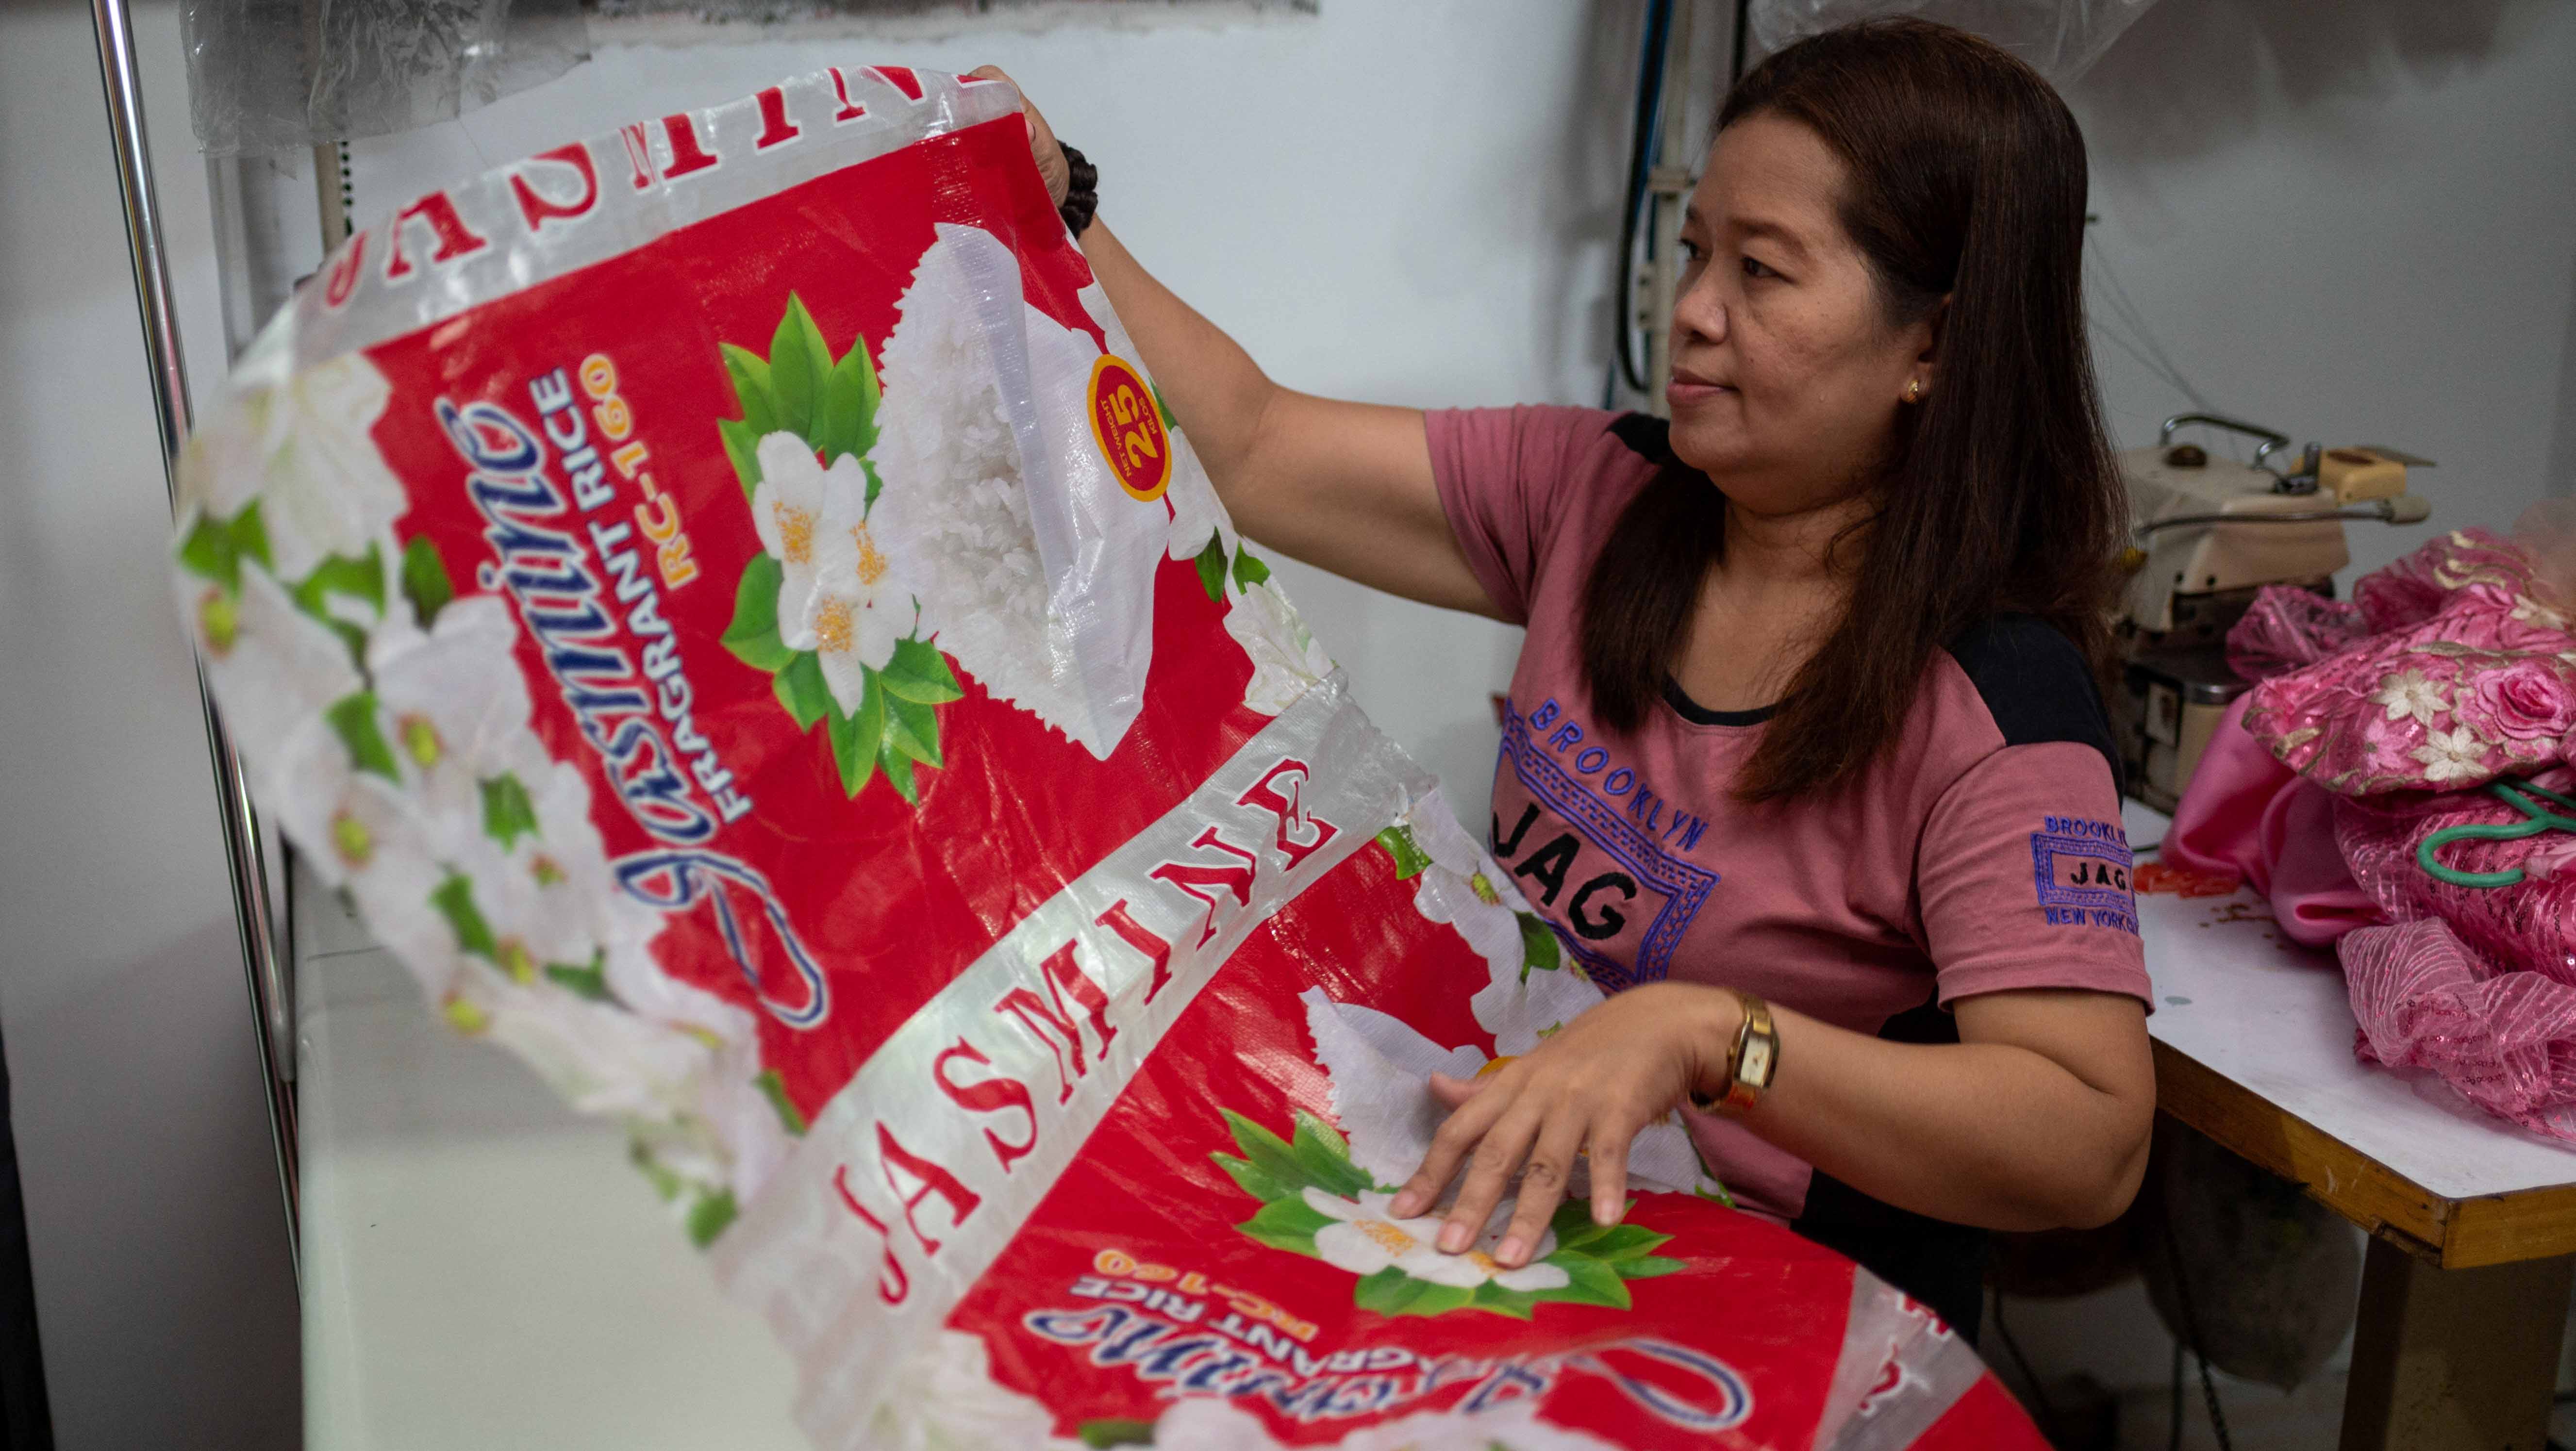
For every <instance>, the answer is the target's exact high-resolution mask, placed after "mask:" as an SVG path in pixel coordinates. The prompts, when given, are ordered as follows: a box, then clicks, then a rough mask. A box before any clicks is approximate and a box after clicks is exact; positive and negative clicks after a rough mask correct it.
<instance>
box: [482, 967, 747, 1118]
mask: <svg viewBox="0 0 2576 1451" xmlns="http://www.w3.org/2000/svg"><path fill="white" fill-rule="evenodd" d="M437 1001H438V1006H439V1009H440V1011H441V1013H442V1014H443V1015H444V1016H445V1017H446V1018H447V1020H448V1022H449V1023H450V1024H451V1025H452V1026H454V1027H456V1028H458V1029H459V1030H461V1031H463V1032H465V1033H468V1034H471V1035H473V1036H477V1037H488V1038H490V1039H491V1040H492V1041H494V1042H496V1043H499V1044H501V1045H502V1046H504V1047H506V1048H508V1049H509V1050H510V1051H511V1052H512V1053H513V1054H515V1055H516V1056H517V1057H518V1058H520V1059H521V1060H522V1061H524V1062H526V1063H527V1065H528V1066H529V1067H530V1068H532V1069H534V1070H535V1071H536V1073H537V1076H538V1077H539V1078H541V1079H543V1080H544V1081H545V1083H546V1085H547V1087H549V1088H552V1089H553V1090H554V1091H555V1092H556V1093H557V1094H559V1095H561V1096H562V1097H563V1099H564V1100H565V1101H566V1102H568V1103H570V1104H571V1105H572V1106H573V1107H574V1108H575V1109H577V1110H579V1111H581V1112H583V1113H624V1114H634V1115H639V1116H643V1117H647V1118H653V1119H668V1118H670V1117H672V1116H674V1115H675V1114H677V1113H679V1112H681V1111H682V1110H683V1109H684V1108H686V1107H687V1105H688V1103H689V1101H690V1099H691V1098H692V1097H693V1096H694V1093H695V1091H696V1088H697V1085H698V1081H699V1080H700V1079H701V1078H702V1077H703V1075H704V1073H705V1071H706V1068H707V1065H708V1058H709V1054H708V1050H707V1048H706V1045H704V1044H703V1043H700V1042H698V1041H697V1040H696V1039H695V1038H692V1037H690V1036H689V1035H688V1034H687V1033H686V1032H685V1031H683V1030H681V1029H679V1028H677V1027H674V1026H672V1025H671V1024H668V1023H658V1022H655V1021H653V1020H651V1019H649V1018H643V1017H639V1016H637V1015H635V1014H633V1013H629V1012H626V1011H624V1010H623V1009H620V1008H615V1007H611V1006H608V1005H606V1004H602V1003H595V1002H589V1001H586V1000H584V999H581V998H578V997H575V996H573V995H571V994H570V993H567V992H565V991H563V990H562V989H561V988H559V987H557V986H555V985H553V984H549V983H545V982H542V981H540V982H536V983H527V982H521V981H519V980H518V979H517V978H516V977H514V976H512V975H510V974H508V973H506V972H504V971H501V970H499V969H496V968H495V967H494V966H493V965H492V964H491V963H489V962H486V961H484V960H483V959H481V958H479V957H464V958H462V959H460V960H459V963H458V970H457V972H456V974H455V975H454V976H453V977H452V978H451V979H450V980H449V982H448V985H447V987H446V989H445V990H444V991H443V992H441V993H439V994H438V995H437Z"/></svg>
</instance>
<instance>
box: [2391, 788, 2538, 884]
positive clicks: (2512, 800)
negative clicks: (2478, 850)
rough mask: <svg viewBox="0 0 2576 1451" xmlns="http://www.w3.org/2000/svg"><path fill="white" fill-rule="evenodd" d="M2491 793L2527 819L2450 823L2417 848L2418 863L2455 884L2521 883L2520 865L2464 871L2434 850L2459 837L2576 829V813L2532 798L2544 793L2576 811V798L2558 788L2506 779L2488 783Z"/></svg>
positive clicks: (2512, 837) (2505, 837) (2502, 837)
mask: <svg viewBox="0 0 2576 1451" xmlns="http://www.w3.org/2000/svg"><path fill="white" fill-rule="evenodd" d="M2524 792H2529V793H2530V795H2528V796H2527V795H2524V794H2523V793H2524ZM2487 793H2488V794H2489V795H2492V796H2495V797H2497V798H2499V799H2501V800H2502V801H2503V802H2504V803H2505V804H2506V805H2509V806H2511V807H2513V808H2514V809H2515V810H2517V811H2520V812H2521V813H2522V814H2523V819H2522V820H2520V821H2508V822H2498V823H2492V824H2490V823H2478V824H2476V825H2471V826H2446V827H2443V828H2442V829H2441V830H2440V831H2437V832H2434V833H2433V834H2432V835H2431V836H2428V837H2426V838H2424V840H2423V842H2422V843H2421V844H2420V845H2418V846H2417V847H2416V848H2415V865H2417V866H2419V867H2422V868H2423V869H2424V872H2425V874H2426V875H2427V876H2430V877H2431V878H2432V879H2433V880H2435V881H2437V882H2446V883H2448V884H2450V885H2451V886H2454V887H2513V886H2520V885H2521V884H2522V879H2523V878H2522V868H2520V867H2508V868H2506V869H2505V870H2503V871H2500V872H2464V871H2461V870H2459V869H2458V868H2456V867H2446V866H2444V865H2442V863H2441V862H2440V861H2439V860H2438V859H2437V858H2436V857H2435V855H2434V854H2435V853H2436V852H2439V851H2440V850H2441V849H2442V848H2444V847H2446V846H2449V845H2450V844H2451V843H2452V842H2455V841H2519V840H2521V839H2522V838H2524V837H2526V836H2538V835H2539V834H2540V833H2542V832H2544V831H2565V832H2576V816H2561V815H2559V814H2558V813H2557V812H2555V811H2551V810H2549V809H2548V808H2547V807H2544V806H2542V805H2541V804H2540V803H2539V802H2538V801H2534V800H2532V799H2531V798H2532V796H2538V797H2542V798H2544V799H2546V800H2549V801H2553V802H2556V803H2557V804H2558V805H2560V806H2564V807H2566V808H2567V809H2568V810H2570V811H2576V801H2571V800H2569V799H2568V798H2566V797H2564V796H2561V795H2559V794H2558V793H2557V792H2555V791H2547V790H2543V789H2542V788H2540V787H2538V786H2534V785H2532V784H2531V783H2530V782H2528V781H2523V782H2519V783H2516V784H2515V785H2512V786H2508V785H2506V784H2505V783H2504V782H2502V781H2490V782H2488V783H2487Z"/></svg>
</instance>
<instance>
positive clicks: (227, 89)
mask: <svg viewBox="0 0 2576 1451" xmlns="http://www.w3.org/2000/svg"><path fill="white" fill-rule="evenodd" d="M183 23H184V26H185V35H186V43H187V50H188V91H189V110H190V112H191V115H192V117H193V119H194V121H195V123H196V129H197V144H198V146H199V147H200V148H202V149H203V150H204V151H206V152H207V153H208V154H210V155H216V156H241V155H264V154H270V153H274V152H280V151H287V150H293V149H297V148H301V147H306V146H312V145H317V144H321V143H327V142H333V141H347V140H351V139H354V138H357V137H362V136H384V135H390V134H392V133H394V132H397V131H408V130H410V129H412V128H414V127H416V126H425V125H428V124H429V123H431V122H433V121H449V120H454V119H455V118H456V117H458V116H460V115H463V114H464V113H465V112H467V111H471V110H473V109H475V108H476V107H478V106H485V105H489V104H490V103H492V102H493V101H496V100H498V99H500V98H501V97H503V96H506V95H509V94H511V93H513V92H515V91H523V90H526V89H528V88H529V87H531V86H535V85H539V84H541V83H543V82H546V81H550V80H552V79H554V78H555V77H556V76H559V75H562V74H563V73H564V72H566V71H568V70H570V69H572V68H573V67H574V66H576V65H579V64H580V63H581V62H583V61H585V60H588V59H589V58H590V30H589V26H588V24H587V23H586V22H585V21H584V19H583V16H582V6H581V3H580V0H188V4H187V5H186V7H185V9H184V11H183Z"/></svg>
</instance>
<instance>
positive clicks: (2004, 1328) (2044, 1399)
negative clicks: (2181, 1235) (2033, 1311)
mask: <svg viewBox="0 0 2576 1451" xmlns="http://www.w3.org/2000/svg"><path fill="white" fill-rule="evenodd" d="M1994 1318H1995V1334H1997V1335H1999V1336H2001V1337H2003V1342H2004V1349H2006V1350H2008V1351H2010V1352H2012V1358H2013V1364H2014V1365H2016V1366H2019V1367H2020V1368H2021V1378H2022V1380H2023V1381H2024V1382H2026V1383H2027V1384H2028V1385H2029V1386H2030V1398H2031V1399H2032V1400H2033V1401H2036V1402H2038V1404H2039V1419H2040V1425H2041V1426H2042V1427H2043V1428H2044V1429H2045V1430H2047V1431H2048V1432H2050V1433H2052V1434H2054V1433H2055V1432H2057V1431H2059V1430H2062V1429H2063V1428H2064V1426H2065V1422H2063V1421H2060V1420H2059V1419H2058V1418H2057V1407H2055V1406H2054V1405H2051V1404H2050V1403H2049V1400H2048V1391H2047V1390H2046V1388H2044V1387H2042V1386H2041V1385H2040V1383H2039V1372H2038V1371H2036V1370H2034V1369H2032V1368H2031V1364H2030V1357H2029V1356H2027V1355H2024V1354H2022V1352H2021V1342H2020V1341H2018V1340H2015V1339H2014V1338H2013V1333H2012V1327H2011V1326H2009V1325H2006V1324H2005V1323H2004V1292H2003V1291H2001V1290H1997V1291H1995V1317H1994Z"/></svg>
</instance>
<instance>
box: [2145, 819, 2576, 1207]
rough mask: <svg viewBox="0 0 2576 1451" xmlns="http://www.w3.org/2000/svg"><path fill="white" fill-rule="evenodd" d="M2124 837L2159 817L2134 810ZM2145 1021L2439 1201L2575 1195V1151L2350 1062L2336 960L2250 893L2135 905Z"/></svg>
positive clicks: (2153, 826) (2426, 1076)
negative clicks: (2542, 1191)
mask: <svg viewBox="0 0 2576 1451" xmlns="http://www.w3.org/2000/svg"><path fill="white" fill-rule="evenodd" d="M2127 824H2128V828H2129V839H2130V840H2131V841H2132V842H2135V843H2138V844H2140V845H2144V844H2146V843H2149V842H2155V841H2159V840H2161V839H2162V837H2163V833H2164V825H2165V822H2164V818H2163V817H2161V816H2159V815H2157V814H2156V813H2154V812H2151V811H2147V810H2145V809H2144V808H2141V807H2136V806H2134V805H2133V806H2132V807H2131V808H2130V810H2129V813H2128V819H2127ZM2138 927H2139V929H2140V931H2141V932H2142V933H2143V934H2144V936H2145V938H2146V945H2147V975H2148V976H2149V977H2150V978H2152V979H2153V980H2154V983H2155V992H2156V1011H2155V1015H2154V1016H2153V1017H2151V1018H2149V1019H2148V1020H2147V1031H2148V1032H2150V1033H2151V1034H2153V1035H2154V1036H2155V1038H2156V1040H2157V1041H2159V1042H2161V1043H2164V1044H2166V1045H2167V1046H2169V1047H2171V1048H2174V1049H2176V1050H2179V1051H2180V1052H2182V1053H2183V1054H2184V1055H2186V1056H2188V1057H2190V1058H2191V1059H2193V1060H2194V1061H2196V1062H2198V1063H2200V1064H2202V1065H2203V1066H2205V1067H2207V1068H2210V1069H2212V1070H2214V1071H2216V1072H2217V1073H2219V1074H2220V1075H2221V1076H2223V1077H2225V1078H2228V1079H2230V1080H2232V1081H2234V1082H2236V1083H2239V1084H2242V1085H2244V1086H2245V1087H2246V1088H2248V1089H2251V1090H2253V1091H2254V1092H2255V1093H2257V1094H2260V1095H2261V1096H2262V1097H2264V1098H2265V1099H2268V1100H2269V1101H2271V1102H2272V1103H2274V1104H2277V1105H2278V1106H2280V1107H2281V1108H2282V1109H2284V1110H2286V1111H2287V1112H2289V1113H2290V1114H2292V1115H2294V1116H2296V1117H2297V1118H2299V1119H2301V1120H2303V1121H2305V1122H2306V1123H2307V1124H2309V1125H2310V1126H2311V1127H2313V1128H2316V1129H2319V1130H2322V1131H2323V1132H2325V1133H2327V1134H2329V1135H2332V1136H2333V1137H2335V1138H2337V1139H2340V1140H2342V1141H2343V1142H2344V1143H2346V1144H2349V1145H2350V1146H2352V1147H2353V1148H2354V1149H2356V1150H2358V1151H2359V1152H2360V1153H2362V1154H2363V1155H2365V1156H2366V1157H2368V1158H2371V1159H2375V1160H2377V1161H2378V1162H2379V1163H2381V1164H2384V1165H2386V1166H2387V1167H2388V1168H2389V1169H2390V1170H2392V1171H2393V1172H2395V1173H2397V1174H2399V1175H2401V1176H2403V1177H2404V1178H2407V1179H2410V1180H2412V1181H2414V1182H2415V1183H2416V1184H2419V1185H2421V1186H2423V1187H2424V1188H2425V1189H2428V1190H2430V1191H2432V1192H2433V1193H2435V1194H2438V1195H2441V1196H2442V1197H2444V1198H2447V1199H2467V1198H2472V1197H2475V1196H2478V1195H2483V1194H2502V1193H2508V1192H2511V1191H2514V1190H2520V1189H2537V1188H2546V1187H2549V1186H2552V1185H2559V1184H2569V1183H2576V1146H2570V1145H2565V1144H2561V1143H2559V1142H2558V1141H2557V1140H2554V1139H2549V1138H2545V1137H2543V1136H2541V1135H2539V1134H2535V1133H2531V1132H2529V1131H2528V1130H2525V1129H2522V1128H2520V1127H2518V1126H2516V1125H2514V1124H2511V1123H2508V1122H2506V1121H2505V1120H2503V1119H2500V1118H2496V1117H2494V1116H2493V1115H2490V1114H2488V1113H2486V1112H2485V1111H2484V1110H2482V1109H2480V1108H2478V1107H2477V1106H2476V1105H2474V1104H2472V1103H2470V1102H2469V1101H2468V1100H2466V1099H2464V1098H2462V1097H2460V1096H2459V1095H2458V1094H2457V1093H2455V1092H2453V1091H2452V1090H2451V1089H2450V1088H2449V1087H2448V1086H2446V1085H2445V1084H2443V1083H2442V1081H2441V1080H2440V1079H2438V1078H2436V1077H2434V1076H2433V1075H2432V1074H2430V1073H2426V1072H2422V1071H2419V1070H2406V1071H2394V1070H2390V1069H2387V1068H2381V1067H2375V1066H2372V1065H2368V1064H2364V1063H2362V1062H2361V1061H2360V1060H2359V1059H2357V1058H2355V1057H2354V1056H2353V1051H2352V1044H2353V1034H2354V1032H2355V1029H2354V1026H2353V1018H2352V1008H2351V1005H2350V1003H2349V1001H2348V1000H2347V999H2346V997H2345V995H2344V983H2343V973H2342V972H2341V971H2340V970H2339V969H2338V968H2337V967H2336V965H2335V959H2334V954H2333V953H2331V952H2325V951H2318V950H2315V949H2311V948H2305V947H2301V946H2299V945H2298V944H2296V943H2294V942H2291V941H2289V940H2288V939H2287V938H2285V937H2283V936H2282V935H2281V933H2280V930H2279V928H2278V927H2277V926H2275V925H2274V923H2273V921H2272V912H2271V908H2270V907H2269V906H2268V905H2267V904H2266V903H2264V902H2263V900H2262V899H2260V898H2258V897H2256V896H2255V895H2254V894H2253V893H2252V892H2250V891H2245V892H2239V893H2237V894H2236V895H2234V896H2231V897H2202V898H2184V897H2177V896H2171V895H2156V896H2147V895H2141V896H2140V897H2139V898H2138Z"/></svg>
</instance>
